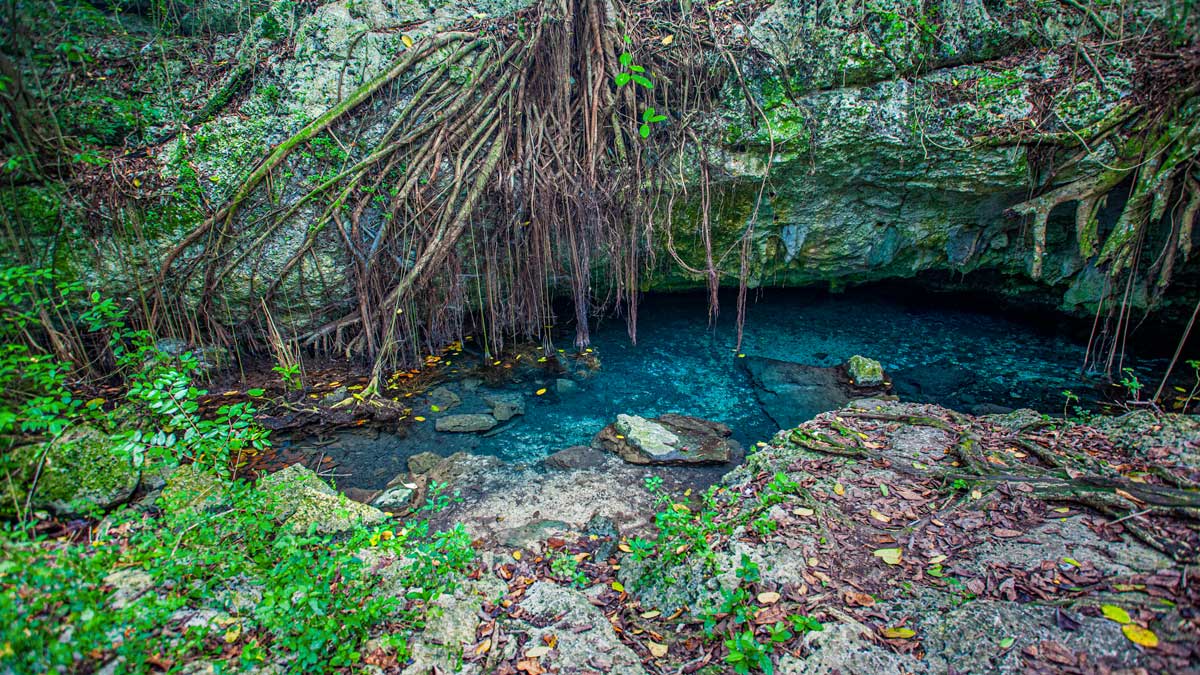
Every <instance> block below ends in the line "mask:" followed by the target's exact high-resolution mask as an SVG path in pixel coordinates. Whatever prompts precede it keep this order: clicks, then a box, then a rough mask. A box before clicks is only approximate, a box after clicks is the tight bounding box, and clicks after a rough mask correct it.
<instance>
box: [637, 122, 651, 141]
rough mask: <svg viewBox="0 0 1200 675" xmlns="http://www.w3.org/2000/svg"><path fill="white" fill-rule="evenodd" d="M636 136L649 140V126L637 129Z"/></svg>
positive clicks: (644, 125) (645, 125)
mask: <svg viewBox="0 0 1200 675" xmlns="http://www.w3.org/2000/svg"><path fill="white" fill-rule="evenodd" d="M638 134H640V135H641V137H642V138H650V125H649V124H643V125H642V126H640V127H638Z"/></svg>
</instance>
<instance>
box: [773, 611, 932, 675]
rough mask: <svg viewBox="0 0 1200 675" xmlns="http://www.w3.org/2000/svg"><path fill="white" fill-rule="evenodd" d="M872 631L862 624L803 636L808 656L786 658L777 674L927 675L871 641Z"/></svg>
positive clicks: (842, 625)
mask: <svg viewBox="0 0 1200 675" xmlns="http://www.w3.org/2000/svg"><path fill="white" fill-rule="evenodd" d="M870 634H871V631H870V629H869V628H867V627H865V626H863V625H862V624H859V623H836V624H829V625H826V626H825V629H824V630H821V631H812V632H809V633H808V634H806V635H805V636H804V646H805V651H806V652H807V654H808V655H807V656H806V657H805V658H802V659H801V658H796V657H795V656H792V655H791V654H785V655H784V656H783V658H781V659H779V667H778V669H777V672H780V673H789V674H792V675H843V674H849V673H855V674H860V675H910V674H915V673H928V672H929V669H928V668H927V667H926V666H925V665H924V664H923V663H921V662H920V661H917V660H916V659H914V658H913V657H911V656H908V655H905V654H897V653H894V652H892V651H891V650H889V649H887V648H886V647H883V646H880V645H877V644H875V642H874V641H873V640H871V639H870V637H869V636H870Z"/></svg>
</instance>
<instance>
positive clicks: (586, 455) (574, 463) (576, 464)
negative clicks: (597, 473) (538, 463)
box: [542, 445, 606, 470]
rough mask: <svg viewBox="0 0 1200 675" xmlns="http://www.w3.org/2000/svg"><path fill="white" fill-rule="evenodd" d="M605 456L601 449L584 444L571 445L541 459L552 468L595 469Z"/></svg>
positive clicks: (602, 462)
mask: <svg viewBox="0 0 1200 675" xmlns="http://www.w3.org/2000/svg"><path fill="white" fill-rule="evenodd" d="M605 458H606V456H605V454H604V452H603V451H602V450H598V449H596V448H592V447H589V446H586V445H573V446H571V447H569V448H567V449H565V450H559V451H558V452H556V453H554V454H552V455H550V456H548V457H546V459H544V460H542V461H543V462H545V464H546V466H548V467H551V468H554V469H562V470H571V469H595V468H597V467H599V466H600V465H602V464H604V460H605Z"/></svg>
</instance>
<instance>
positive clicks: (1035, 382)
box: [302, 285, 1174, 488]
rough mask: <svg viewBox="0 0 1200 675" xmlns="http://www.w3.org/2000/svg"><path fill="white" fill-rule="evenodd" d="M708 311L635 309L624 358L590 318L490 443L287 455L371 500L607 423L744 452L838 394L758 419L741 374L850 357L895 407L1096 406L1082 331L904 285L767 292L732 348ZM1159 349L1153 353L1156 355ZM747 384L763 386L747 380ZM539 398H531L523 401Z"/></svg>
mask: <svg viewBox="0 0 1200 675" xmlns="http://www.w3.org/2000/svg"><path fill="white" fill-rule="evenodd" d="M722 301H723V302H722V312H721V314H720V316H719V318H718V319H717V320H716V321H715V322H714V324H713V325H712V326H711V327H710V326H709V325H707V323H706V317H707V303H706V299H705V298H704V297H703V296H702V295H696V294H681V295H665V294H663V295H652V296H648V297H646V298H645V299H644V301H643V303H642V304H641V306H640V310H639V317H640V320H639V324H638V342H637V344H636V345H635V344H632V343H631V342H630V340H629V338H628V335H627V333H626V327H625V323H624V321H623V320H622V319H620V318H618V317H610V318H608V319H605V320H600V321H597V322H596V325H595V327H594V329H593V332H592V337H593V349H594V350H595V353H596V354H598V356H599V360H600V363H601V367H600V369H599V370H598V371H596V372H594V373H592V374H591V375H590V376H589V377H586V378H580V377H576V378H575V379H574V380H572V381H571V382H570V383H566V384H563V383H558V382H555V380H554V379H553V378H550V379H548V380H543V381H533V382H530V381H525V382H521V383H519V384H514V385H511V390H510V392H509V393H512V394H519V395H521V397H522V398H523V401H524V407H525V412H524V414H523V415H521V416H518V417H516V418H514V419H513V420H511V421H510V422H508V423H506V424H505V425H503V427H502V428H500V429H499V431H497V432H495V433H492V434H489V435H478V434H464V433H439V432H436V431H435V430H434V428H433V427H434V424H433V420H432V419H430V420H428V421H427V422H426V423H417V424H413V425H412V426H411V427H409V428H408V429H407V430H406V431H405V433H403V434H394V433H387V432H370V431H354V432H339V433H337V434H335V435H333V436H332V437H331V438H329V439H326V443H325V444H321V445H319V447H318V445H317V444H313V443H312V441H311V439H310V440H309V441H306V442H304V443H303V444H302V445H304V446H307V447H308V448H311V450H312V452H313V453H318V454H321V455H327V456H328V457H330V458H332V460H333V463H334V464H335V465H336V466H337V467H338V468H337V473H338V474H341V477H340V478H339V484H341V485H344V486H351V487H362V488H379V487H381V486H382V485H383V484H384V483H386V482H387V481H388V480H390V479H391V478H392V477H394V476H396V475H398V474H400V473H402V472H404V471H405V470H406V463H407V460H408V458H409V457H411V456H412V455H414V454H416V453H419V452H423V451H431V452H434V453H436V454H439V455H443V456H446V455H449V454H452V453H454V452H458V451H466V452H471V453H475V454H487V455H494V456H497V457H499V458H501V459H503V460H505V461H506V462H509V463H511V464H514V465H532V464H535V463H537V462H538V461H540V460H541V459H543V458H544V457H546V456H547V455H549V454H551V453H553V452H555V451H558V450H561V449H564V448H568V447H570V446H575V445H586V444H588V443H589V442H590V441H591V439H592V437H593V436H594V435H595V434H596V433H597V432H598V431H600V429H601V428H603V427H604V426H605V425H606V424H608V423H610V422H611V421H612V420H613V419H614V418H615V417H616V415H617V414H619V413H626V414H631V415H641V416H643V417H653V416H656V415H659V414H662V413H668V412H673V413H681V414H685V415H693V416H696V417H702V418H705V419H710V420H715V421H718V422H722V423H724V424H726V425H728V426H729V427H730V428H731V429H732V430H733V433H734V437H735V438H736V439H737V440H738V441H740V442H741V443H742V444H743V445H748V444H751V443H753V442H755V441H758V440H764V439H768V438H769V437H771V436H772V435H773V434H774V433H775V432H776V431H778V430H779V428H780V427H781V426H792V425H795V424H798V423H800V422H803V421H804V420H806V419H810V418H811V417H812V416H814V415H816V414H818V413H819V412H822V411H823V410H829V409H834V408H837V407H839V406H840V405H841V404H842V403H843V402H844V399H839V396H842V395H844V394H838V395H832V394H831V395H830V396H828V397H824V398H823V394H822V392H823V391H827V390H828V389H827V388H825V389H823V388H822V387H821V386H816V385H814V387H813V388H812V389H813V391H812V392H810V393H809V395H808V396H807V397H805V398H804V401H803V403H802V404H794V405H792V406H791V407H790V408H789V407H787V406H782V407H781V406H780V405H778V401H776V402H775V403H776V405H775V406H774V407H773V408H772V406H771V405H767V406H764V403H770V400H769V399H770V398H771V396H772V392H770V391H765V390H764V389H763V388H762V387H761V386H760V387H756V378H754V377H752V376H751V371H752V370H754V368H752V367H749V365H750V364H753V363H758V364H762V363H773V362H774V361H782V362H790V363H792V364H803V365H805V366H818V367H826V368H829V367H835V366H839V365H840V364H842V363H844V362H845V361H846V360H847V359H848V358H849V357H850V356H852V355H855V354H861V355H863V356H868V357H871V358H874V359H877V360H879V361H880V362H881V363H882V364H883V366H884V369H885V371H886V372H887V374H888V376H889V378H890V380H891V381H892V383H893V386H894V389H895V393H896V394H898V395H899V396H900V398H901V399H902V400H908V401H917V402H928V403H937V404H940V405H944V406H947V407H950V408H954V409H957V410H960V411H964V412H968V413H977V414H983V413H992V412H1005V411H1007V410H1009V409H1013V408H1018V407H1028V408H1034V409H1036V410H1040V411H1043V412H1049V413H1054V412H1058V413H1061V412H1062V410H1063V403H1064V397H1063V392H1064V391H1066V390H1070V391H1073V392H1075V393H1076V394H1078V395H1080V396H1082V397H1083V398H1084V400H1085V402H1086V400H1087V399H1088V398H1089V394H1092V398H1095V396H1094V394H1095V385H1096V383H1095V381H1091V382H1089V381H1088V380H1087V379H1086V378H1084V377H1083V376H1082V374H1081V373H1080V365H1081V363H1082V360H1083V353H1084V347H1085V344H1086V337H1087V336H1086V333H1084V334H1082V335H1081V334H1080V333H1079V326H1078V325H1077V324H1069V323H1066V322H1064V321H1062V320H1061V319H1058V318H1055V317H1049V318H1048V319H1047V318H1046V317H1040V320H1037V319H1032V318H1031V317H1030V316H1020V315H1014V314H1013V313H1011V312H1001V311H999V310H998V309H997V308H996V307H995V306H989V305H988V304H986V303H981V302H979V301H977V300H973V299H970V298H967V299H966V300H964V299H963V298H962V297H950V298H943V297H939V298H933V297H931V296H929V295H928V294H924V293H921V292H915V291H914V290H913V288H912V287H909V286H903V285H891V286H872V287H862V288H856V289H853V290H850V291H846V292H844V293H839V294H831V293H826V292H818V291H811V290H806V291H797V290H778V289H777V290H770V291H763V292H758V293H755V294H754V296H753V297H752V298H751V304H750V306H749V307H748V311H747V318H746V325H745V335H744V340H743V343H742V346H741V349H740V350H737V349H736V341H737V332H736V324H735V311H734V298H733V296H732V295H729V296H723V297H722ZM570 335H571V333H567V332H564V333H563V334H562V335H561V336H560V344H569V343H570ZM1173 347H1174V345H1173V344H1165V343H1164V344H1162V345H1161V352H1169V350H1171V349H1172V348H1173ZM1167 356H1169V353H1167V354H1163V353H1157V354H1149V355H1148V358H1145V359H1142V360H1139V361H1137V362H1136V363H1135V364H1134V366H1135V367H1136V368H1137V370H1138V372H1139V373H1140V374H1141V375H1142V381H1143V382H1156V380H1155V379H1154V378H1153V377H1152V375H1154V374H1158V373H1161V372H1162V371H1163V370H1164V369H1165V366H1166V357H1167ZM769 360H774V361H769ZM784 365H787V364H784ZM758 384H759V385H763V379H762V378H761V377H759V378H758ZM448 386H449V387H450V388H452V389H453V390H455V391H456V392H457V393H458V395H459V396H461V397H462V403H461V404H460V405H459V406H457V407H456V408H455V409H454V410H451V411H449V412H451V413H469V412H487V409H486V407H485V406H484V404H483V403H482V402H481V399H482V394H486V393H487V392H486V391H484V392H479V391H475V390H471V391H465V390H464V388H463V387H462V383H451V384H450V385H448ZM767 386H769V385H767ZM543 387H545V388H547V391H546V393H544V394H543V395H536V391H537V390H539V389H541V388H543ZM560 388H561V389H562V390H561V391H560V390H559V389H560ZM830 391H831V390H830ZM814 392H815V393H814ZM414 405H415V406H418V405H420V402H419V401H418V402H417V403H415V404H414ZM780 410H783V412H782V413H781V412H779V411H780ZM716 469H719V471H720V472H723V471H725V470H727V469H728V467H723V468H721V467H715V468H714V470H716ZM706 482H707V481H706Z"/></svg>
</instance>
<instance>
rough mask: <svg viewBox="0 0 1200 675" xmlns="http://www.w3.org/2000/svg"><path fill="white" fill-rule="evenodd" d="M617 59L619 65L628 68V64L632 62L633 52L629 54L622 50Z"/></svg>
mask: <svg viewBox="0 0 1200 675" xmlns="http://www.w3.org/2000/svg"><path fill="white" fill-rule="evenodd" d="M617 60H618V61H620V62H621V65H623V66H625V67H626V68H628V67H629V64H631V63H633V54H630V53H629V52H622V53H621V56H620V57H619V58H618V59H617Z"/></svg>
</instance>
